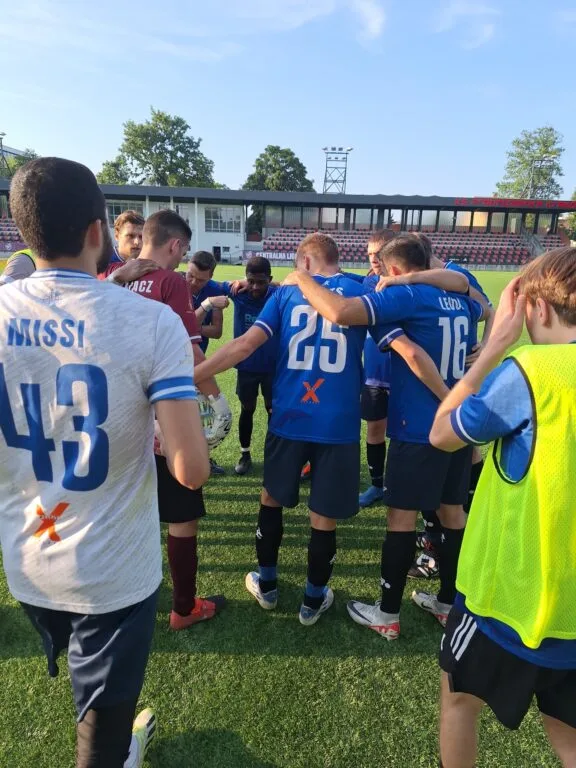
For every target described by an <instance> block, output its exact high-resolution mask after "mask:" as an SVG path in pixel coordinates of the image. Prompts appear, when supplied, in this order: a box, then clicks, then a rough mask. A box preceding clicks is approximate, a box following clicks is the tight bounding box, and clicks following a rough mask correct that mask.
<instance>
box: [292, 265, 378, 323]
mask: <svg viewBox="0 0 576 768" xmlns="http://www.w3.org/2000/svg"><path fill="white" fill-rule="evenodd" d="M354 284H355V283H354ZM282 285H296V286H298V288H300V290H301V291H302V294H303V296H304V298H305V299H306V300H307V301H308V303H309V304H310V305H311V306H312V307H313V308H314V309H315V310H316V311H317V312H318V313H319V314H321V315H322V317H325V318H326V319H327V320H330V322H332V323H335V324H336V325H369V324H371V323H370V318H369V313H368V309H367V307H366V305H365V304H364V299H363V298H360V297H353V298H345V297H344V296H340V295H339V294H338V293H337V292H335V291H330V290H328V288H324V287H323V286H322V285H320V283H318V282H316V280H314V278H313V277H312V276H311V275H309V274H308V272H303V271H301V270H296V271H295V272H291V273H290V274H289V275H288V276H287V277H286V278H285V279H284V282H283V283H282Z"/></svg>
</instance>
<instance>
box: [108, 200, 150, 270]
mask: <svg viewBox="0 0 576 768" xmlns="http://www.w3.org/2000/svg"><path fill="white" fill-rule="evenodd" d="M143 227H144V217H143V216H142V215H141V214H139V213H138V212H137V211H124V212H123V213H121V214H120V216H118V218H117V219H116V221H115V222H114V237H115V238H116V252H115V255H116V256H117V258H112V259H111V261H112V262H116V261H119V262H121V263H122V262H126V261H130V259H137V258H138V256H140V251H141V250H142V229H143Z"/></svg>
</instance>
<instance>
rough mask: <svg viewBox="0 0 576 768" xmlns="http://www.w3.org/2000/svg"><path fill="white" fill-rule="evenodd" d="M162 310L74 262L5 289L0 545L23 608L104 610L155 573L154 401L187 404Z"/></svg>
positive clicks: (185, 370) (188, 382) (0, 351)
mask: <svg viewBox="0 0 576 768" xmlns="http://www.w3.org/2000/svg"><path fill="white" fill-rule="evenodd" d="M193 377H194V364H193V359H192V349H191V345H190V340H189V338H188V334H187V333H186V331H185V330H184V326H183V324H182V321H181V320H180V318H179V317H178V316H177V315H176V314H175V313H174V312H173V311H172V310H171V309H170V308H169V307H167V306H165V305H164V304H160V303H159V302H156V301H146V300H145V299H143V298H141V297H140V296H138V295H136V294H134V293H133V292H131V291H126V290H122V289H120V288H118V287H117V286H114V285H112V284H110V283H106V282H99V281H98V280H96V279H95V278H92V277H91V276H89V275H87V274H85V273H82V272H77V271H72V270H55V269H54V270H43V271H38V272H35V273H34V275H32V276H31V277H29V278H28V279H26V280H21V281H16V282H14V283H11V284H9V285H6V286H4V287H3V288H2V290H1V291H0V540H1V543H2V556H3V561H4V568H5V570H6V575H7V579H8V585H9V588H10V591H11V593H12V594H13V595H14V597H15V598H17V599H18V600H21V601H23V602H26V603H30V604H32V605H36V606H40V607H45V608H51V609H57V610H65V611H72V612H77V613H106V612H109V611H115V610H119V609H121V608H124V607H127V606H129V605H133V604H134V603H137V602H139V601H141V600H144V599H145V598H146V597H148V596H149V595H151V594H152V593H153V592H154V591H155V590H156V589H157V588H158V585H159V584H160V580H161V552H160V529H159V521H158V507H157V498H156V471H155V464H154V456H153V434H154V429H153V407H152V404H153V403H155V402H157V401H159V400H170V399H194V398H195V390H194V380H193Z"/></svg>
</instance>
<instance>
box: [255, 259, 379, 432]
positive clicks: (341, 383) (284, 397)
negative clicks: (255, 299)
mask: <svg viewBox="0 0 576 768" xmlns="http://www.w3.org/2000/svg"><path fill="white" fill-rule="evenodd" d="M314 279H315V280H316V281H317V282H319V283H321V284H322V285H324V286H325V287H326V288H328V289H329V290H331V291H335V292H336V293H338V294H340V295H341V296H346V297H353V296H360V295H362V294H363V293H364V291H365V289H364V288H363V287H362V286H361V285H360V284H359V283H356V282H353V281H352V280H350V279H348V278H346V277H345V276H344V275H342V274H337V275H333V276H332V277H322V276H320V275H316V276H315V277H314ZM255 325H257V326H258V327H259V328H262V330H264V331H265V332H266V333H267V334H268V336H270V337H273V336H277V337H278V339H279V344H278V347H279V348H278V357H277V361H276V376H275V379H274V390H273V400H272V417H271V420H270V431H271V432H273V433H274V434H275V435H279V436H280V437H286V438H288V439H290V440H302V441H310V442H313V443H355V442H357V441H358V440H359V438H360V389H361V387H362V383H363V370H362V350H363V347H364V339H365V338H366V327H365V326H357V327H353V328H347V327H344V326H340V325H335V324H334V323H331V322H329V321H328V320H326V319H325V318H323V317H322V316H321V315H319V314H318V313H317V312H316V310H315V309H313V308H312V307H311V306H310V304H309V303H308V302H307V301H306V299H305V298H304V296H303V295H302V292H301V291H300V289H299V288H297V287H296V286H284V287H281V288H279V289H278V290H277V291H276V293H274V295H273V296H271V297H270V298H269V299H268V302H267V303H266V306H265V307H264V309H263V310H262V312H261V313H260V315H259V317H258V319H257V320H256V323H255ZM371 333H372V335H373V336H374V338H375V339H376V338H378V336H380V338H381V337H382V336H383V335H384V332H383V330H382V329H381V328H373V329H372V330H371Z"/></svg>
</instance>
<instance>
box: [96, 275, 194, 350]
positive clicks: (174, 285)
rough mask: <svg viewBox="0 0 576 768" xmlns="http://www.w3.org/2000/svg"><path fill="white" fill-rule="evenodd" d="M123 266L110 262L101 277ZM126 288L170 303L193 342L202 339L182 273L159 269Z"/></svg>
mask: <svg viewBox="0 0 576 768" xmlns="http://www.w3.org/2000/svg"><path fill="white" fill-rule="evenodd" d="M121 266H122V264H120V263H115V264H110V265H109V266H108V267H107V269H106V271H105V272H103V273H102V274H100V275H98V277H99V279H100V280H105V279H106V278H107V277H108V276H109V275H111V274H112V272H115V271H116V270H117V269H118V268H119V267H121ZM126 288H128V290H130V291H133V292H134V293H137V294H139V295H140V296H144V297H145V298H147V299H153V300H154V301H160V302H162V304H168V306H169V307H170V308H171V309H172V310H174V312H176V314H177V315H178V316H179V317H180V319H181V320H182V322H183V323H184V327H185V328H186V330H187V331H188V336H190V341H191V342H192V344H199V343H200V342H201V341H202V336H201V335H200V329H199V328H198V321H197V320H196V314H195V312H194V310H193V309H192V306H191V304H190V294H189V291H188V286H187V284H186V280H184V278H183V277H182V275H179V274H178V273H177V272H172V271H171V270H169V269H157V270H156V271H155V272H149V273H148V274H147V275H143V276H142V277H141V278H140V279H139V280H134V281H133V282H132V283H127V284H126Z"/></svg>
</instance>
